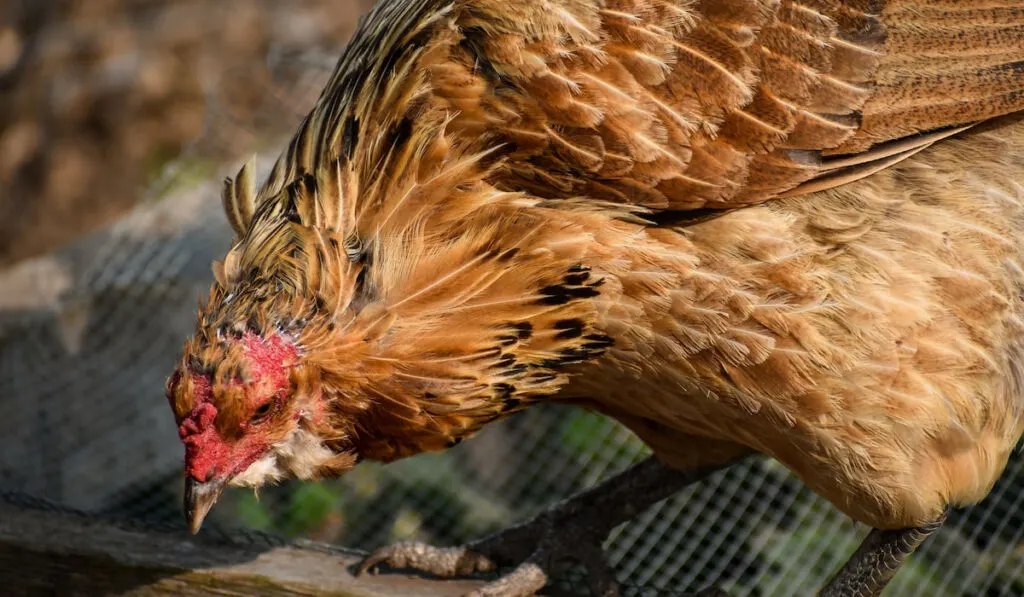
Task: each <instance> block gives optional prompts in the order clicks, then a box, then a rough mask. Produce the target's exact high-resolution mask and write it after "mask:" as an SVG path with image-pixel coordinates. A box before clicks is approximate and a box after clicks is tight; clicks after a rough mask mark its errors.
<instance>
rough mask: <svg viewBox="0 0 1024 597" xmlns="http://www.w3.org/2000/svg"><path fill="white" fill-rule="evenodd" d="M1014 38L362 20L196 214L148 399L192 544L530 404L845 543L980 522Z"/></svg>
mask: <svg viewBox="0 0 1024 597" xmlns="http://www.w3.org/2000/svg"><path fill="white" fill-rule="evenodd" d="M1022 32H1024V1H1022V0H1002V1H992V2H982V3H970V4H965V3H959V2H953V1H952V0H950V1H940V0H936V1H931V0H928V1H926V0H888V1H884V0H850V1H849V2H839V1H837V0H813V1H808V2H804V3H800V2H794V1H791V0H705V1H701V2H688V1H675V0H648V1H643V0H607V1H597V0H594V1H585V0H579V1H576V0H573V1H570V0H564V1H550V2H531V1H527V0H508V1H506V0H503V1H501V2H496V1H493V0H455V1H454V2H442V1H440V0H410V1H404V2H399V1H387V0H386V1H383V2H381V3H379V4H378V5H377V6H376V7H375V8H374V10H373V12H372V13H371V14H370V16H369V17H368V19H367V20H366V21H365V22H364V23H363V25H362V26H361V28H360V30H359V31H358V32H357V34H356V36H355V38H354V39H353V41H352V43H351V44H350V45H349V47H348V49H347V50H346V52H345V54H344V55H343V56H342V58H341V60H340V62H339V64H338V67H337V70H336V72H335V73H334V75H333V76H332V79H331V80H330V82H329V83H328V85H327V87H326V89H325V90H324V92H323V94H322V96H321V98H320V100H319V101H318V103H317V105H316V107H315V108H314V109H313V111H312V112H311V113H310V115H309V116H308V117H307V119H306V120H305V122H304V123H303V124H302V125H301V126H300V128H299V130H298V132H297V133H296V135H295V137H294V139H293V141H292V143H291V144H290V145H289V148H288V150H287V151H286V152H285V154H284V155H282V157H281V158H280V159H279V160H278V162H277V164H276V165H275V167H274V169H273V171H272V172H271V173H270V176H269V178H268V180H267V181H266V182H265V183H264V185H263V186H262V187H261V188H260V190H259V191H258V192H257V190H256V186H255V174H254V172H253V171H252V167H251V165H248V166H246V167H245V168H243V169H242V171H241V172H240V173H239V176H238V177H237V178H236V180H234V181H228V183H227V185H226V188H225V193H224V203H225V208H226V211H227V215H228V218H229V220H230V221H231V223H232V225H233V227H234V229H235V232H236V235H237V238H236V242H235V244H234V246H233V247H232V249H231V251H230V252H229V253H228V255H227V256H226V258H225V260H224V261H223V262H222V263H218V264H215V267H214V271H215V274H216V277H217V284H215V285H214V287H213V288H212V289H211V293H210V296H209V298H208V299H207V301H206V302H205V303H204V304H203V305H201V309H200V316H199V322H198V324H197V329H196V334H195V336H194V337H193V338H192V339H190V340H189V341H188V343H187V344H186V346H185V350H184V355H183V358H182V360H181V362H180V363H179V367H178V371H177V372H176V373H175V375H174V376H173V377H172V379H171V381H170V383H169V385H168V398H169V400H170V402H171V405H172V408H173V409H174V411H175V416H176V418H177V420H178V422H179V425H180V428H179V432H180V434H181V437H182V440H183V442H184V443H185V445H186V464H187V479H188V481H187V483H188V492H187V497H186V506H187V509H188V511H189V518H190V521H191V523H192V526H193V529H194V530H195V529H198V525H199V524H200V523H201V521H202V518H203V516H204V515H205V513H206V511H207V510H208V508H209V507H210V506H211V505H212V504H213V502H214V501H215V500H216V497H217V496H218V495H219V493H220V491H221V490H222V489H223V487H224V485H225V484H227V483H234V484H240V485H253V486H258V485H260V484H263V483H267V482H273V481H276V480H278V479H281V478H285V477H290V476H296V477H300V478H303V479H317V478H321V477H327V476H337V475H340V474H343V473H344V472H345V471H347V470H349V469H350V468H351V467H352V466H353V465H354V463H355V462H356V461H357V460H359V459H372V460H380V461H385V462H386V461H391V460H394V459H397V458H402V457H405V456H409V455H413V454H417V453H420V452H423V451H430V450H441V449H444V448H446V447H448V446H451V445H453V444H454V443H457V442H458V441H461V440H462V439H464V438H466V437H469V436H471V435H472V434H473V433H475V432H476V431H478V430H479V429H480V428H481V427H483V426H484V425H487V424H489V423H491V422H494V421H497V420H500V419H502V418H504V417H506V416H508V415H510V414H512V413H515V412H517V411H519V410H521V409H523V408H527V407H528V406H529V405H530V404H533V403H536V402H539V401H565V402H573V403H577V404H582V405H584V406H587V407H589V408H593V409H596V410H598V411H600V412H603V413H605V414H607V415H609V416H611V417H614V418H616V419H618V420H619V421H621V422H623V423H624V424H626V425H627V426H628V427H629V428H631V429H632V430H633V431H634V432H636V433H637V435H638V436H639V437H641V438H642V439H643V440H644V441H645V442H646V443H647V444H648V445H650V446H651V448H652V449H653V450H654V452H655V454H656V456H657V457H658V458H659V459H660V460H661V461H662V462H664V463H668V464H670V465H672V466H674V467H677V468H679V469H686V470H711V469H713V468H715V467H717V466H720V465H723V464H725V463H728V462H731V461H733V460H735V459H737V458H738V457H741V456H743V455H746V454H749V453H763V454H767V455H770V456H773V457H775V458H777V459H778V460H780V461H781V462H782V463H784V464H785V465H786V466H788V467H789V468H790V469H792V470H793V471H794V472H796V473H797V474H798V475H799V476H800V477H801V478H802V479H803V480H804V481H805V482H806V483H807V484H808V485H809V486H810V487H812V488H813V489H814V490H816V491H817V492H819V493H821V494H822V495H824V496H825V497H827V498H828V499H829V500H831V501H832V502H833V503H835V504H836V506H838V507H839V508H840V509H842V510H843V511H844V512H846V513H848V514H849V515H850V516H852V517H854V518H856V519H857V520H859V521H862V522H865V523H868V524H870V525H872V526H874V527H875V528H877V529H903V528H907V527H917V526H923V525H926V524H928V523H932V522H934V521H936V520H937V519H938V518H939V517H940V515H941V513H942V512H943V511H944V510H945V509H946V508H947V507H948V506H950V505H955V504H969V503H973V502H975V501H978V500H980V499H981V498H982V497H984V495H985V494H986V493H987V492H988V490H989V489H990V488H991V486H992V484H993V482H994V481H995V479H996V478H997V476H998V475H999V474H1000V472H1001V471H1002V469H1003V467H1004V466H1005V463H1006V460H1007V456H1008V454H1009V451H1010V450H1011V449H1012V448H1013V446H1014V445H1015V443H1016V442H1017V440H1018V438H1019V436H1020V434H1021V432H1022V422H1024V418H1022V408H1021V407H1022V405H1024V396H1022V391H1024V390H1022V388H1021V387H1020V384H1021V373H1020V368H1021V358H1020V357H1021V355H1020V354H1019V352H1020V351H1021V343H1022V341H1024V327H1022V322H1024V318H1022V316H1024V300H1022V298H1021V297H1022V291H1024V266H1022V263H1024V262H1022V255H1021V246H1022V242H1021V241H1022V240H1024V238H1022V236H1024V208H1022V203H1024V188H1022V186H1021V183H1020V181H1021V180H1024V125H1022V124H1021V113H1022V110H1024V78H1022V77H1021V76H1020V65H1021V64H1022V63H1024V43H1022V40H1024V33H1022ZM641 472H642V473H643V475H646V474H647V473H649V472H650V470H649V469H644V471H641ZM645 478H647V477H645ZM677 481H679V482H682V480H680V479H677ZM868 576H871V575H870V574H868ZM856 582H860V581H856ZM856 582H855V583H854V585H851V586H855V585H856ZM541 584H542V583H541ZM858 590H859V589H858ZM872 590H873V589H872ZM496 594H497V593H496ZM502 594H504V593H502ZM522 594H525V593H522ZM838 594H844V593H838ZM858 594H860V593H858Z"/></svg>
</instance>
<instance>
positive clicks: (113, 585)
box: [0, 500, 481, 597]
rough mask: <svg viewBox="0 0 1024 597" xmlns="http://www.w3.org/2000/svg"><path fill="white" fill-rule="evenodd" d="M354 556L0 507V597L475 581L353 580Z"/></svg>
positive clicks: (302, 590)
mask: <svg viewBox="0 0 1024 597" xmlns="http://www.w3.org/2000/svg"><path fill="white" fill-rule="evenodd" d="M358 559H359V554H358V553H357V552H354V551H349V550H343V549H339V548H336V547H332V546H328V545H325V544H319V543H312V542H297V543H284V542H281V541H274V540H270V539H268V538H267V537H266V536H263V535H256V534H253V535H242V536H239V535H234V536H229V535H224V534H221V535H218V536H217V537H215V538H209V537H208V538H202V537H200V538H199V539H195V538H192V537H190V536H188V535H187V534H186V533H185V532H184V531H183V530H182V531H174V530H163V529H161V530H157V529H151V528H145V527H142V526H137V525H133V524H131V525H129V524H114V523H110V522H102V521H96V520H92V519H90V518H86V517H83V516H80V515H74V514H69V513H63V512H58V511H46V510H40V509H34V508H23V507H20V506H17V505H12V504H9V503H4V502H3V501H2V500H0V594H2V595H5V596H6V595H12V596H22V595H33V596H36V595H60V596H62V597H63V596H66V595H67V596H84V597H91V596H100V595H103V596H107V595H123V596H132V597H152V596H157V595H159V596H169V595H184V596H186V597H198V596H207V595H211V596H212V595H216V596H218V597H234V596H241V595H259V596H269V597H291V596H295V595H302V596H304V597H327V596H333V597H458V596H460V595H463V594H464V593H466V592H468V591H470V590H472V589H473V588H475V587H478V586H480V584H481V583H480V582H479V581H472V580H459V581H441V580H429V579H424V578H419V577H413V576H408V575H402V574H382V575H378V576H371V577H361V578H355V577H353V576H352V572H351V567H352V565H353V564H355V563H356V562H357V561H358Z"/></svg>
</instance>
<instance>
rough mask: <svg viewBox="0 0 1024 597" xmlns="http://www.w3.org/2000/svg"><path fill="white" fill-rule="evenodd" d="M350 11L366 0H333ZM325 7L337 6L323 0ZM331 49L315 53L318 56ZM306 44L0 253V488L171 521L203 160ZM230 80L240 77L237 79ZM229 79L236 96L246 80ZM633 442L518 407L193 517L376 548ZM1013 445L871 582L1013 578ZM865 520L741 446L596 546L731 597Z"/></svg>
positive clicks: (466, 518) (639, 574) (273, 129)
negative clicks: (102, 210) (969, 503)
mask: <svg viewBox="0 0 1024 597" xmlns="http://www.w3.org/2000/svg"><path fill="white" fill-rule="evenodd" d="M337 4H339V5H344V7H343V8H344V10H346V11H350V12H356V11H359V10H362V9H363V8H364V6H363V4H364V3H363V4H359V5H356V3H345V2H341V1H340V0H339V2H338V3H337ZM339 10H342V9H339ZM326 56H330V53H328V54H326ZM329 65H330V59H329V58H325V54H324V53H322V52H319V53H316V52H314V53H308V52H307V53H301V54H295V55H292V54H289V53H280V52H278V53H274V52H270V53H269V54H268V55H267V59H266V60H265V61H264V62H262V63H261V65H259V67H260V68H265V69H269V71H273V74H274V75H275V76H274V77H272V78H270V79H265V80H264V79H260V83H259V84H258V86H257V87H256V91H257V92H258V93H256V94H255V97H257V98H258V100H259V101H258V102H256V103H255V104H254V103H252V102H249V103H248V104H247V106H246V109H245V110H244V111H241V110H239V109H238V106H237V103H236V102H237V101H239V100H238V96H237V95H232V93H229V92H226V91H225V90H230V89H231V86H232V85H235V84H238V82H239V81H241V82H242V83H245V82H246V81H249V84H252V82H251V80H249V79H247V74H246V73H247V72H248V71H244V70H243V71H242V72H238V71H235V72H233V73H232V72H222V73H221V75H222V76H221V77H220V78H219V79H217V80H215V81H213V82H212V83H211V84H210V85H209V86H208V87H207V88H206V92H205V93H206V94H205V98H206V101H207V103H208V108H209V109H208V111H207V113H206V118H205V123H206V125H205V127H204V132H203V133H202V134H201V135H199V136H198V137H197V138H196V139H195V141H194V142H193V143H192V144H191V145H190V146H189V149H187V150H186V151H184V152H183V153H182V156H181V157H180V158H178V159H176V160H173V161H171V162H169V163H167V164H166V165H165V166H164V167H163V168H162V169H161V171H160V172H161V175H160V176H158V177H157V178H156V179H155V180H153V181H152V182H151V183H150V184H149V186H148V188H147V191H146V192H145V193H143V195H142V196H143V197H144V198H145V201H143V202H141V203H140V204H139V205H138V206H137V207H135V208H134V209H133V210H132V211H131V212H129V213H127V214H126V215H124V216H123V217H121V218H119V219H117V220H116V221H115V222H113V223H112V224H111V225H109V226H106V227H104V228H102V229H99V230H97V231H95V232H93V233H91V234H89V235H87V236H85V237H83V238H80V239H79V240H77V241H75V242H73V243H71V244H67V245H63V246H61V247H59V248H57V249H55V250H52V251H49V252H47V253H46V254H43V255H41V256H38V257H34V258H31V259H27V260H22V261H20V262H18V263H16V264H15V265H13V266H11V267H8V268H7V269H4V270H0V492H2V491H6V492H19V493H21V494H26V495H30V496H35V497H38V498H42V499H46V500H50V501H52V502H55V503H57V504H61V505H65V506H68V507H71V508H75V509H78V510H82V511H85V512H89V513H94V514H97V515H103V516H115V517H118V518H128V519H132V520H137V521H143V522H149V523H154V524H156V523H159V524H165V523H170V524H180V522H179V521H180V519H181V511H180V504H181V491H182V488H181V485H182V483H181V479H182V471H181V465H182V448H181V445H180V443H179V442H178V439H177V434H176V430H175V426H174V422H173V418H172V416H171V413H170V410H169V409H168V407H167V404H166V402H165V400H164V398H163V387H164V380H165V378H166V375H167V374H168V373H169V371H170V369H171V367H172V364H173V362H174V358H175V356H176V354H177V352H178V350H179V349H180V346H181V342H182V340H183V338H184V337H185V336H186V335H187V334H188V333H190V331H191V329H192V326H193V322H194V313H195V308H196V298H197V297H198V296H200V295H201V294H203V293H204V292H205V290H206V288H207V287H208V285H209V284H210V283H211V281H212V274H211V273H210V268H209V264H210V262H211V261H212V260H213V259H216V258H219V257H221V256H222V254H223V253H224V252H225V251H226V249H227V248H228V243H229V240H230V236H231V234H230V231H229V228H228V225H227V223H226V221H225V219H224V217H223V216H222V214H221V213H220V209H221V208H220V203H219V191H220V183H219V180H220V176H221V175H223V174H225V173H227V172H230V171H233V170H234V169H235V168H237V165H238V163H239V162H241V161H242V160H244V159H245V158H246V157H247V155H248V153H249V152H251V151H253V150H256V149H262V150H263V152H262V157H263V161H262V162H261V172H264V173H265V172H266V171H267V165H268V161H267V160H269V159H272V158H273V157H274V156H275V151H274V150H273V147H275V145H274V143H275V142H276V141H275V140H276V134H277V133H281V132H283V131H284V129H287V128H288V127H289V126H291V125H293V124H294V123H295V122H297V121H298V119H299V118H300V117H301V114H302V112H303V110H304V109H306V107H308V105H309V102H311V101H312V99H313V98H314V97H315V93H316V91H317V88H318V86H319V85H320V84H321V83H322V81H323V80H324V78H325V77H326V75H327V69H328V68H329ZM248 91H250V92H251V91H252V90H251V89H250V90H248ZM247 97H248V96H247ZM645 454H646V450H645V448H644V446H643V445H642V444H641V443H640V442H639V441H638V440H637V439H636V438H635V437H633V436H632V435H631V434H630V433H629V432H628V431H626V430H625V429H623V428H622V427H620V426H618V425H616V424H615V423H613V422H610V421H608V420H605V419H603V418H601V417H599V416H597V415H594V414H591V413H587V412H585V411H582V410H578V409H574V408H569V407H554V406H550V407H536V408H534V409H531V410H528V411H526V412H524V413H522V414H520V415H517V416H515V417H513V418H512V419H510V420H508V421H506V422H503V423H500V424H497V425H494V426H491V427H490V428H488V429H486V430H485V431H484V432H482V433H481V434H480V435H479V436H478V437H476V438H474V439H473V440H471V441H468V442H464V443H463V444H461V445H459V446H458V447H456V448H453V449H452V450H449V451H448V452H445V453H442V454H428V455H422V456H418V457H415V458H411V459H408V460H405V461H400V462H397V463H394V464H391V465H388V466H380V465H375V464H372V463H366V464H362V465H360V466H359V467H357V468H356V469H355V470H354V471H353V472H351V473H350V474H349V475H347V476H346V477H344V478H343V479H339V480H334V481H325V482H321V483H285V484H283V485H281V486H278V487H274V488H269V489H266V490H264V491H262V492H261V494H260V495H259V496H258V497H257V496H256V495H254V494H253V493H251V492H247V491H243V490H229V492H228V493H227V494H226V495H225V497H224V498H223V499H222V500H221V503H220V504H219V505H218V507H217V508H216V509H215V510H214V512H213V514H212V518H211V520H212V521H213V522H214V523H215V524H217V525H220V526H222V527H244V528H250V529H258V530H262V531H267V532H269V533H273V534H278V535H283V536H288V537H310V538H313V539H318V540H323V541H329V542H333V543H337V544H340V545H345V546H351V547H357V548H364V549H368V548H373V547H376V546H379V545H381V544H384V543H388V542H391V541H394V540H398V539H409V538H414V539H421V540H426V541H430V542H434V543H438V544H453V543H458V542H463V541H466V540H469V539H472V538H475V537H477V536H480V535H481V534H484V533H486V532H489V531H492V530H496V529H499V528H501V527H503V526H506V525H508V524H509V523H511V522H514V521H517V520H521V519H523V518H525V517H527V516H529V515H531V514H533V513H535V512H538V511H539V510H541V509H543V508H544V507H545V506H546V505H547V504H550V503H551V502H553V501H555V500H557V499H559V498H562V497H566V496H568V495H571V494H572V493H574V492H576V491H578V490H580V489H582V488H585V487H587V486H589V485H592V484H593V483H594V482H596V481H597V480H598V479H601V478H604V477H607V476H609V475H611V474H613V473H614V472H616V471H618V470H621V469H623V468H625V467H626V466H628V465H629V464H630V463H633V462H635V461H638V460H639V459H641V458H643V456H644V455H645ZM1022 500H1024V459H1022V457H1021V455H1020V454H1019V452H1015V453H1014V455H1013V457H1012V458H1011V461H1010V464H1009V466H1008V468H1007V471H1006V473H1005V474H1004V475H1003V477H1002V479H1000V481H999V482H998V483H997V484H996V487H995V489H994V490H993V492H992V494H991V495H990V496H989V498H988V499H986V500H985V502H983V503H982V504H980V505H978V506H975V507H973V508H970V509H967V510H962V511H956V512H954V513H953V514H952V515H951V517H950V520H949V522H948V523H947V525H946V526H945V527H944V528H943V529H942V530H941V531H940V532H939V533H938V534H936V535H935V536H934V537H933V538H931V539H929V540H928V541H927V542H926V544H925V545H924V547H923V548H922V549H921V550H920V551H919V552H918V554H917V555H915V556H914V557H913V559H912V561H911V563H910V564H909V565H908V566H907V567H906V568H905V569H904V570H903V571H901V572H900V574H899V575H898V576H897V578H896V580H895V581H894V582H893V583H892V585H891V586H890V588H889V589H888V590H887V593H886V594H887V595H893V596H900V597H903V596H908V597H909V596H916V595H920V596H936V597H980V596H984V597H996V596H1002V597H1011V596H1024V504H1022ZM866 532H867V529H866V528H864V527H863V526H860V525H855V524H854V523H852V522H851V521H850V520H849V519H848V518H846V517H845V516H843V515H842V514H840V513H838V512H837V511H836V510H835V509H834V508H833V507H832V506H831V505H829V504H828V503H827V502H826V501H825V500H823V499H822V498H820V497H818V496H816V495H815V494H813V493H812V492H810V491H809V490H808V489H807V488H806V487H804V486H803V485H802V484H801V483H800V482H799V481H798V480H796V479H795V478H794V477H793V476H792V475H791V474H790V473H789V472H788V471H786V470H785V469H784V468H783V467H781V466H780V465H778V464H777V463H774V462H772V461H769V460H764V459H760V460H758V459H752V460H749V461H746V462H744V463H741V464H739V465H737V466H735V467H733V468H731V469H728V470H725V471H722V472H719V473H717V474H715V475H714V476H713V477H712V478H710V479H709V480H708V481H706V482H703V483H701V484H699V485H697V486H695V487H693V488H691V489H688V490H686V491H684V492H683V493H681V494H679V495H678V496H676V497H673V498H671V499H669V500H667V501H666V502H664V503H662V504H659V505H658V506H657V507H655V508H653V509H651V510H650V511H647V512H645V513H643V514H642V515H640V516H639V517H638V518H637V519H636V520H634V521H632V522H631V523H629V524H627V525H625V526H624V527H622V528H620V529H618V530H617V531H616V532H615V533H614V534H613V536H612V537H610V538H609V540H608V543H607V551H608V555H609V558H610V560H611V562H612V563H613V564H614V566H615V567H616V569H617V571H618V573H619V575H620V578H621V579H622V580H623V581H624V582H625V583H626V585H627V586H629V587H631V588H630V591H631V592H633V593H635V594H645V595H646V594H652V595H676V594H682V593H685V592H687V591H693V590H696V589H698V588H701V587H704V586H707V585H709V584H719V585H720V586H722V587H723V588H726V589H727V590H729V591H730V592H731V594H732V595H734V596H736V597H744V596H756V597H783V596H803V595H812V594H814V590H815V588H816V587H818V586H819V585H821V584H822V583H823V582H824V581H825V580H826V579H827V578H828V576H829V575H830V574H831V573H832V572H833V571H835V570H836V569H837V567H838V566H840V565H841V564H842V562H843V561H844V560H845V558H846V557H847V556H848V555H849V554H850V553H851V552H852V551H853V549H854V547H855V546H856V544H857V542H858V541H859V540H860V538H862V537H863V536H864V535H865V534H866Z"/></svg>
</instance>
